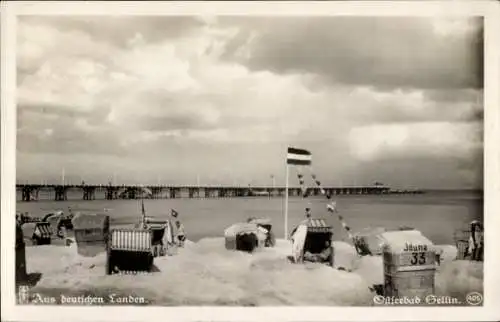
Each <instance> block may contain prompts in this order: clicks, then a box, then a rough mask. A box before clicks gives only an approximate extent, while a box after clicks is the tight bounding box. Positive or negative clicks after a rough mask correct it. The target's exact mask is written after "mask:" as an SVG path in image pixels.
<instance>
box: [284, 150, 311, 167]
mask: <svg viewBox="0 0 500 322" xmlns="http://www.w3.org/2000/svg"><path fill="white" fill-rule="evenodd" d="M311 159H312V155H311V152H309V151H307V150H304V149H296V148H288V153H287V156H286V163H287V164H293V165H310V164H311Z"/></svg>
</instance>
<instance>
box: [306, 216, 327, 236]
mask: <svg viewBox="0 0 500 322" xmlns="http://www.w3.org/2000/svg"><path fill="white" fill-rule="evenodd" d="M305 224H306V226H307V231H308V232H313V233H331V232H333V227H332V226H330V225H328V224H327V223H326V221H325V220H324V219H309V220H307V221H306V223H305Z"/></svg>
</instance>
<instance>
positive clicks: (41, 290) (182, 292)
mask: <svg viewBox="0 0 500 322" xmlns="http://www.w3.org/2000/svg"><path fill="white" fill-rule="evenodd" d="M335 199H336V200H337V204H338V210H339V212H340V213H341V214H342V215H343V216H344V218H345V220H346V221H347V222H348V223H349V225H350V226H351V227H352V229H353V231H357V230H361V229H363V228H366V227H386V228H397V227H399V226H411V227H414V228H416V229H418V230H420V231H422V233H423V234H424V235H426V236H427V237H428V238H430V239H431V240H432V241H433V242H434V243H435V244H437V245H453V243H454V242H453V232H454V230H455V229H460V228H462V227H464V226H466V225H467V223H468V222H470V221H471V220H473V219H479V220H481V219H482V206H481V203H482V201H481V198H480V197H478V196H477V195H472V194H467V193H461V194H460V193H455V194H450V193H449V194H445V193H441V194H427V195H426V194H424V195H412V196H403V195H398V196H395V195H394V196H392V195H389V196H338V197H337V198H335ZM144 203H145V206H146V211H147V213H148V215H151V216H158V217H164V218H168V217H169V214H170V209H175V210H176V211H178V212H179V214H180V215H179V219H180V220H181V221H182V222H183V224H184V225H185V227H186V231H187V234H188V239H189V241H188V242H187V243H186V245H185V247H184V248H180V249H178V250H176V252H175V254H174V255H172V256H165V257H158V258H155V261H154V270H153V272H151V273H148V274H137V275H111V276H106V275H105V269H104V267H105V261H106V259H105V254H100V255H98V256H96V257H92V258H87V257H82V256H80V255H78V253H77V251H76V245H75V244H72V245H71V246H69V247H64V246H56V245H45V246H36V247H27V249H26V260H27V267H28V272H29V273H35V272H36V273H40V274H41V279H40V281H39V282H38V283H37V285H36V286H35V287H34V288H33V289H32V290H31V293H32V294H38V297H35V302H36V299H37V298H38V302H39V304H51V303H50V302H54V303H52V304H74V305H77V304H80V305H81V304H88V305H91V304H111V305H113V304H116V305H120V304H122V305H123V304H128V305H146V304H155V305H166V306H173V305H224V306H225V305H229V306H269V305H320V306H322V305H334V306H353V305H372V300H373V293H372V292H371V291H370V287H371V286H373V285H374V284H381V283H383V265H382V259H381V257H380V256H367V257H363V258H358V257H357V256H355V250H354V248H353V247H352V245H351V244H350V243H349V240H348V238H347V235H346V233H345V231H343V230H342V228H341V226H340V223H339V221H338V218H337V216H336V215H331V214H329V213H328V212H327V211H326V206H325V205H326V203H325V200H324V199H321V198H316V199H301V198H291V199H290V204H289V206H290V207H289V216H290V217H289V223H290V227H289V229H291V228H292V227H293V225H294V224H296V223H297V222H299V221H300V220H301V219H303V217H302V216H303V211H304V207H305V206H308V207H311V208H312V214H313V216H315V217H317V218H325V219H326V220H327V221H328V222H329V223H330V224H332V225H333V226H334V231H335V235H334V238H335V240H336V241H335V242H334V247H335V249H336V257H338V260H342V261H343V262H344V263H345V265H344V266H346V268H347V271H339V270H335V269H332V268H331V267H328V266H325V265H322V264H314V263H308V264H306V265H296V264H291V263H289V262H288V261H287V260H286V256H287V255H289V254H290V252H291V246H290V242H289V241H287V240H284V239H283V237H281V236H283V230H284V227H283V213H282V205H283V201H282V200H281V199H280V198H266V197H264V198H262V197H260V198H234V199H162V200H145V201H144ZM68 206H69V207H71V208H72V209H73V211H85V212H89V211H92V210H94V211H96V212H99V211H100V212H102V211H104V208H106V209H107V212H108V213H109V214H110V217H111V224H112V226H122V225H129V224H133V223H137V222H138V220H139V214H140V202H139V201H137V200H113V201H104V200H96V201H79V200H68V201H65V202H52V201H38V202H31V203H18V211H22V212H26V211H28V212H30V214H32V215H35V214H37V212H38V213H40V215H41V214H43V213H46V212H47V211H48V210H49V209H51V208H52V209H62V210H66V209H65V208H67V207H68ZM250 216H256V217H267V218H270V219H271V220H272V222H273V225H274V226H273V229H274V230H275V233H276V236H277V237H278V240H277V245H276V247H274V248H266V249H262V250H259V251H257V252H256V253H253V254H247V253H243V252H234V251H228V250H226V249H225V248H224V238H223V231H224V229H225V228H227V227H228V226H229V225H231V224H232V223H235V222H240V221H244V220H246V218H248V217H250ZM445 257H446V256H445ZM452 259H453V258H446V259H445V260H444V261H443V263H442V264H441V266H440V267H439V268H438V270H437V273H436V279H435V283H436V295H442V296H454V297H456V298H461V299H462V300H463V299H464V298H465V296H466V294H468V293H469V292H472V291H476V292H482V281H483V263H482V262H470V261H453V260H452Z"/></svg>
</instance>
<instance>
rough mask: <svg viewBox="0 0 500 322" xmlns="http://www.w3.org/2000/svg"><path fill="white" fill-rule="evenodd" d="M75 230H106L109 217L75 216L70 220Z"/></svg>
mask: <svg viewBox="0 0 500 322" xmlns="http://www.w3.org/2000/svg"><path fill="white" fill-rule="evenodd" d="M71 221H72V223H73V226H74V228H75V230H82V229H97V228H99V229H106V228H107V226H108V222H109V215H107V214H99V213H94V214H81V213H79V214H77V215H76V216H75V217H73V219H72V220H71Z"/></svg>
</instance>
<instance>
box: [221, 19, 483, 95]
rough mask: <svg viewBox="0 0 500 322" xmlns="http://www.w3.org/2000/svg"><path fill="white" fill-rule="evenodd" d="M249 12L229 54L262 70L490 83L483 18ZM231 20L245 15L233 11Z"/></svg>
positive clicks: (376, 81)
mask: <svg viewBox="0 0 500 322" xmlns="http://www.w3.org/2000/svg"><path fill="white" fill-rule="evenodd" d="M244 20H245V21H244V22H243V24H244V26H245V27H244V28H243V31H242V32H241V34H240V37H236V38H235V39H234V40H233V42H232V43H229V45H228V53H227V55H226V56H227V58H228V59H235V60H237V61H241V62H242V63H244V64H246V65H248V66H249V67H251V68H252V69H254V70H262V69H264V70H272V71H274V72H277V73H290V72H310V73H315V74H318V75H321V76H323V77H324V78H325V80H328V81H330V82H334V83H342V84H351V85H363V86H373V87H377V88H382V89H387V88H423V89H436V88H439V89H456V88H460V89H461V88H482V68H483V66H482V65H483V62H482V55H483V49H482V36H481V35H482V20H481V18H471V19H460V20H447V19H445V18H441V19H436V20H432V19H431V18H415V17H335V18H334V19H332V18H329V17H293V18H291V17H283V18H281V17H280V18H275V19H264V18H262V17H255V18H254V17H251V18H246V19H244ZM226 23H227V24H228V25H231V24H233V23H234V24H240V23H241V22H240V20H239V18H238V19H235V18H229V19H228V20H227V21H226ZM241 52H244V53H245V55H240V54H239V53H241Z"/></svg>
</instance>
